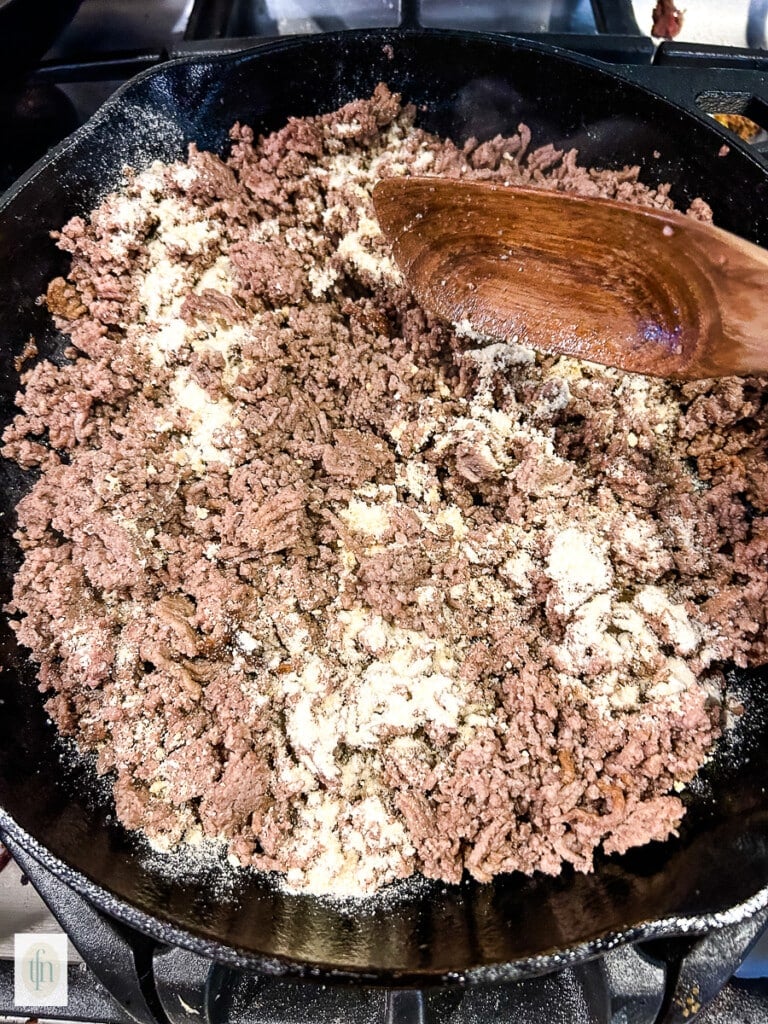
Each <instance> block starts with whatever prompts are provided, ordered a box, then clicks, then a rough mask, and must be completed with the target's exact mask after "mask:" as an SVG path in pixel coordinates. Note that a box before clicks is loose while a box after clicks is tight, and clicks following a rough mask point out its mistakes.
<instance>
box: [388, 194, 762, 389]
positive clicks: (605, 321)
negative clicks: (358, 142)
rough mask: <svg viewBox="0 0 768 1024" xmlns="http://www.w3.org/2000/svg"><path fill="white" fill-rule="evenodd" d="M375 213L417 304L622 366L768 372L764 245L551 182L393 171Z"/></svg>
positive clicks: (486, 330)
mask: <svg viewBox="0 0 768 1024" xmlns="http://www.w3.org/2000/svg"><path fill="white" fill-rule="evenodd" d="M373 201H374V206H375V208H376V214H377V216H378V218H379V223H380V225H381V228H382V230H383V232H384V234H385V236H386V237H387V238H388V239H389V241H390V242H391V244H392V250H393V254H394V257H395V260H396V261H397V263H398V265H399V266H400V268H401V270H402V271H403V273H404V275H405V278H406V280H407V282H408V283H409V285H410V286H411V288H412V289H413V292H414V294H415V295H416V297H417V299H418V300H419V302H421V304H422V305H423V306H424V307H425V308H426V309H428V310H430V311H431V312H433V313H436V314H438V315H439V316H441V317H444V318H445V319H447V320H450V321H452V322H453V323H458V322H460V321H467V322H468V326H469V327H470V328H472V329H473V330H474V331H477V332H478V333H480V334H483V335H487V336H489V337H491V338H493V339H496V340H504V341H512V340H515V339H517V340H518V341H519V342H520V343H521V344H524V345H528V346H530V347H532V348H536V349H541V350H542V351H544V352H556V353H563V354H566V355H572V356H578V357H580V358H582V359H587V360H590V361H593V362H596V363H603V364H604V365H606V366H615V367H618V368H619V369H622V370H632V371H635V372H637V373H645V374H651V375H653V376H658V377H669V378H677V379H682V380H695V379H698V378H703V377H722V376H727V375H730V374H741V375H746V374H768V252H766V251H765V250H763V249H761V248H759V247H758V246H756V245H753V244H752V243H750V242H745V241H744V240H743V239H741V238H737V237H736V236H735V235H731V234H729V233H728V232H726V231H722V230H720V229H718V228H715V227H712V226H711V225H708V224H702V223H701V222H699V221H696V220H693V219H692V218H690V217H685V216H683V215H681V214H677V213H668V212H662V211H657V210H650V209H644V208H642V207H639V206H631V205H628V204H626V203H617V202H613V201H609V200H605V199H585V198H581V197H577V196H572V195H566V194H564V193H561V192H554V191H550V190H546V189H530V188H526V189H523V188H511V187H510V188H506V187H504V186H501V185H492V184H488V183H485V182H462V181H455V180H452V179H451V180H449V179H442V178H387V179H384V180H382V181H380V182H379V183H378V184H377V185H376V188H375V189H374V192H373Z"/></svg>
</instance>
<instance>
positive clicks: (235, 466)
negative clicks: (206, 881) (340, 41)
mask: <svg viewBox="0 0 768 1024" xmlns="http://www.w3.org/2000/svg"><path fill="white" fill-rule="evenodd" d="M413 120H414V111H413V110H412V109H411V108H409V107H403V106H402V105H401V103H400V100H399V98H398V97H397V96H395V95H393V94H391V93H390V92H389V91H388V90H387V89H386V88H385V87H384V86H380V87H379V88H378V89H377V90H376V91H375V93H374V95H373V96H372V98H371V99H368V100H361V101H359V102H355V103H351V104H349V105H348V106H346V107H344V108H343V109H341V110H340V111H337V112H336V113H333V114H329V115H326V116H322V117H317V118H308V119H294V120H291V121H289V123H288V124H287V125H286V127H284V128H283V129H282V130H281V131H278V132H275V133H273V134H271V135H269V136H267V137H265V138H259V139H255V138H254V136H253V133H252V131H251V130H250V129H249V128H248V127H246V126H244V125H236V126H235V127H234V128H233V130H232V133H231V136H232V148H231V153H230V155H229V156H228V157H227V158H226V159H223V160H222V159H220V158H219V157H217V156H214V155H212V154H210V153H204V152H200V151H199V150H198V149H197V148H196V147H194V146H192V147H191V148H190V151H189V158H188V160H187V161H186V162H179V163H175V164H172V165H169V166H165V165H162V164H159V163H158V164H155V165H153V166H152V167H151V168H149V169H148V170H146V171H144V172H142V173H140V174H133V173H128V174H127V176H126V181H125V184H124V187H123V188H122V190H121V191H120V192H119V193H116V194H113V195H110V196H108V197H107V198H106V199H105V200H104V201H103V202H102V203H101V204H100V206H99V207H98V208H97V209H96V210H94V211H93V213H92V214H91V215H90V217H88V218H75V219H73V220H72V221H70V222H69V223H68V224H67V225H66V226H65V227H64V228H63V229H62V231H61V232H60V234H58V236H57V237H58V244H59V245H60V247H61V248H62V249H64V250H66V251H67V252H69V253H70V254H71V257H72V262H71V268H70V271H69V273H68V275H67V278H66V280H64V279H61V278H59V279H57V280H55V281H53V282H51V284H50V287H49V290H48V300H47V301H48V308H49V310H50V313H51V315H52V316H53V318H54V321H55V323H56V325H57V326H58V327H59V329H60V330H61V331H63V332H64V333H65V334H67V335H68V336H69V338H70V339H71V345H72V349H71V352H72V358H71V361H70V362H69V363H68V364H67V365H65V366H63V367H61V368H58V367H56V366H54V365H52V364H51V363H49V362H39V363H38V364H37V365H34V366H32V368H30V369H27V370H26V371H25V372H24V374H23V390H22V392H21V393H20V395H19V397H18V404H19V407H20V410H21V411H20V413H19V415H18V416H17V418H16V420H15V422H14V423H13V424H12V425H11V426H10V427H9V428H8V429H7V431H6V433H5V437H4V441H5V447H4V454H5V456H6V457H8V458H11V459H15V460H17V461H18V462H19V463H20V464H21V465H22V466H24V467H25V468H30V467H39V468H40V469H41V474H40V476H39V479H38V481H37V482H36V483H35V484H34V486H33V487H32V489H31V491H30V493H29V494H28V495H27V496H26V497H25V498H24V499H23V500H22V501H21V503H20V505H19V508H18V515H19V530H18V534H17V536H18V541H19V543H20V545H21V547H22V549H23V551H24V556H25V558H24V564H23V566H22V567H21V569H20V571H19V573H18V575H17V578H16V581H15V589H14V594H13V603H12V605H11V611H12V612H13V613H14V614H15V628H16V631H17V635H18V639H19V641H20V642H21V643H22V644H24V645H26V646H27V647H28V648H29V649H30V650H31V651H32V654H33V657H34V658H35V660H36V661H37V662H38V663H39V665H40V686H41V689H42V690H43V691H44V693H45V694H46V695H47V708H48V710H49V712H50V714H51V716H52V717H53V719H54V721H55V722H56V723H57V725H58V727H59V729H60V731H61V732H62V733H63V734H64V735H66V736H71V737H73V738H74V739H75V740H76V742H77V744H78V746H79V747H80V749H81V750H82V751H84V752H94V753H95V754H96V756H97V764H98V770H99V772H101V773H104V774H107V775H109V777H110V778H111V779H112V780H113V783H114V796H115V802H116V806H117V813H118V816H119V817H120V819H121V820H122V821H123V822H124V823H125V824H126V825H127V826H128V827H129V828H132V829H141V830H143V832H144V833H145V834H146V835H147V836H148V837H149V838H150V839H151V841H152V842H153V843H154V844H155V845H156V846H158V847H160V848H163V849H171V848H174V847H176V846H177V845H178V844H183V843H202V842H213V843H222V842H223V843H225V844H226V846H227V848H228V851H229V856H230V858H231V860H232V861H233V862H234V863H236V864H239V865H249V866H253V867H255V868H257V869H260V870H267V871H273V870H274V871H280V872H284V873H285V874H286V878H287V884H288V885H290V886H291V887H293V888H304V889H309V890H312V891H315V892H320V893H353V894H359V893H364V892H370V891H373V890H375V889H376V888H378V887H380V886H382V885H384V884H385V883H387V882H389V881H391V880H392V879H394V878H397V877H403V876H407V875H409V874H411V873H413V872H415V871H420V872H422V873H424V874H425V875H428V876H430V877H434V878H440V879H444V880H446V881H449V882H454V881H457V880H458V879H459V878H460V876H461V875H462V872H463V871H464V870H465V869H466V870H468V871H469V872H470V873H471V874H472V875H473V876H474V877H475V878H477V879H480V880H488V879H490V878H491V877H493V875H495V874H496V873H498V872H506V871H524V872H528V873H530V872H533V871H536V870H540V871H545V872H549V873H556V872H559V871H560V870H561V867H562V865H563V863H569V864H572V865H574V866H575V867H576V868H577V869H579V870H583V871H588V870H590V868H591V867H592V864H593V857H594V854H595V851H596V849H597V848H598V847H600V846H602V848H603V849H604V850H605V851H606V852H608V853H611V852H614V851H617V852H621V851H624V850H626V849H627V848H629V847H631V846H634V845H637V844H640V843H644V842H647V841H649V840H651V839H663V838H665V837H666V836H668V835H669V834H670V832H672V831H674V829H675V828H676V826H677V825H678V823H679V822H680V820H681V818H682V816H683V813H684V805H683V803H682V802H681V800H680V798H679V796H678V795H677V794H678V793H679V791H680V790H681V789H682V788H684V786H685V784H686V783H687V782H688V781H689V780H691V779H692V778H693V776H694V775H695V773H696V771H697V770H698V768H699V767H700V766H701V764H702V763H703V761H704V760H705V758H706V756H707V754H708V752H709V751H710V750H711V748H712V746H713V744H714V742H715V741H716V739H717V737H718V735H719V733H720V731H721V729H722V727H723V723H724V718H725V713H724V705H723V687H722V677H721V675H720V673H719V670H718V667H719V666H721V665H723V664H724V663H726V662H728V661H731V662H735V663H736V664H737V665H749V664H755V663H757V662H761V661H764V660H765V658H766V653H767V652H766V640H765V635H766V630H765V625H766V623H765V616H766V611H765V609H766V583H767V581H768V575H767V574H766V559H767V558H768V527H767V524H768V519H767V518H766V516H767V514H768V488H767V487H766V483H765V481H766V480H767V479H768V474H767V473H766V465H765V454H764V453H765V451H766V440H767V435H768V411H767V408H766V406H767V402H766V392H765V389H764V387H763V384H762V383H761V382H760V381H756V380H733V379H730V380H722V381H718V382H712V381H708V382H702V383H697V384H686V385H682V386H678V385H673V384H665V383H663V382H661V381H657V380H650V379H646V378H643V377H639V376H633V375H628V374H622V373H619V372H616V371H612V370H607V369H603V368H600V367H596V366H591V365H588V364H583V363H579V362H577V361H575V360H571V359H564V358H561V359H556V358H553V357H549V356H546V357H542V356H537V355H535V354H534V353H533V352H530V351H527V350H524V349H521V348H518V347H515V346H508V345H499V344H492V343H489V342H488V340H487V339H478V338H477V337H476V336H472V334H471V332H468V331H467V330H466V329H464V328H462V326H461V325H459V326H458V327H451V326H450V325H448V324H445V323H442V322H439V321H437V320H435V319H433V318H432V317H431V316H429V315H428V314H427V313H426V312H425V311H424V310H423V309H421V308H420V307H419V306H418V305H417V304H416V303H415V301H414V299H413V298H412V296H411V295H410V293H409V291H408V289H407V288H406V287H405V285H404V283H403V281H402V279H401V276H400V274H399V272H398V270H397V268H396V267H395V265H394V264H393V262H392V260H391V257H390V254H389V252H388V251H387V247H386V245H385V243H384V240H383V238H382V236H381V234H380V231H379V229H378V225H377V223H376V221H375V219H374V216H373V209H372V204H371V199H370V194H371V190H372V188H373V185H374V184H375V182H376V180H378V179H379V178H380V177H382V176H386V175H396V174H408V173H411V172H415V173H419V174H440V175H447V176H454V177H465V178H472V179H481V180H492V181H499V182H511V183H515V184H517V183H524V184H530V185H534V186H540V187H543V188H552V189H558V190H563V191H572V192H578V193H581V194H583V195H594V196H604V197H608V198H616V199H620V200H625V201H629V202H636V203H640V204H644V205H649V206H655V207H661V208H665V209H666V208H670V207H671V205H672V204H671V200H670V198H669V189H668V188H666V187H664V186H662V187H660V188H659V189H655V190H654V189H650V188H648V187H646V186H644V185H643V184H641V183H640V182H639V181H638V170H637V168H634V167H627V168H623V169H621V170H595V169H590V168H585V167H581V166H580V165H579V164H578V163H577V154H576V152H575V151H570V152H563V151H560V150H557V149H556V148H554V147H553V146H551V145H547V146H543V147H540V148H538V149H536V148H532V144H531V133H530V132H529V130H528V129H527V128H526V127H525V126H524V125H521V126H520V128H519V131H518V133H517V134H515V135H513V136H512V137H510V138H501V137H497V138H494V139H490V140H486V141H483V142H478V141H477V140H476V139H470V140H468V141H467V142H466V143H465V144H464V145H462V146H457V145H455V144H454V143H453V142H451V141H448V140H441V139H438V138H435V137H434V136H431V135H428V134H426V133H425V132H423V131H421V130H419V129H417V128H415V127H414V125H413ZM690 213H691V215H692V216H696V217H699V218H703V219H708V218H709V217H710V216H711V213H710V211H709V209H708V208H707V207H706V204H704V203H702V202H701V201H696V202H695V203H694V204H693V206H692V208H691V211H690ZM30 351H31V350H30Z"/></svg>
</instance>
